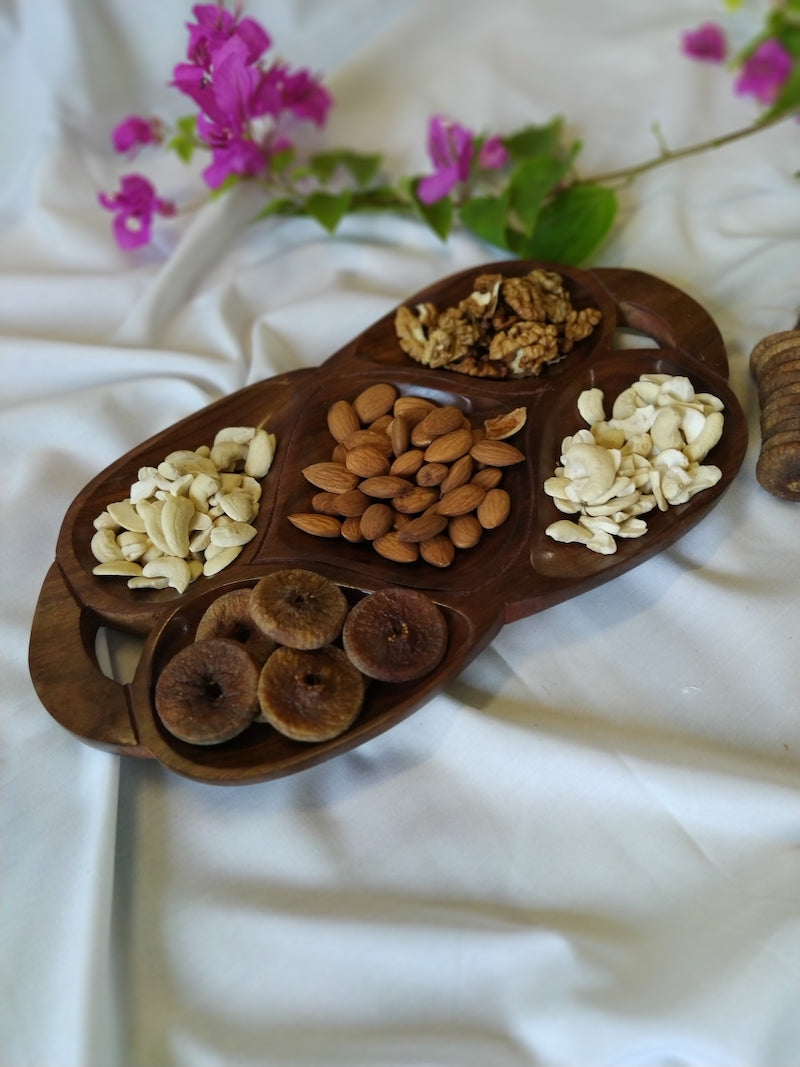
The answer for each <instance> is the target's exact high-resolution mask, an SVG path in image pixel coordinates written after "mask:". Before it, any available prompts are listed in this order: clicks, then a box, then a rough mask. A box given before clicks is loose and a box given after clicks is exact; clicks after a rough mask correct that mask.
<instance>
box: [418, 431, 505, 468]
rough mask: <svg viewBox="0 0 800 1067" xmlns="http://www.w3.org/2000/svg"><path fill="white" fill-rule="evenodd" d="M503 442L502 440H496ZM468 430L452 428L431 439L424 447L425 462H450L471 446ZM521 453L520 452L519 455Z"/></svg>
mask: <svg viewBox="0 0 800 1067" xmlns="http://www.w3.org/2000/svg"><path fill="white" fill-rule="evenodd" d="M498 443H503V442H498ZM473 447H475V446H473V443H472V432H471V431H470V430H466V429H461V430H452V431H451V432H450V433H445V434H442V436H441V437H437V438H436V439H435V440H434V441H432V442H431V443H430V444H429V445H428V447H427V448H426V449H425V462H426V463H452V462H453V461H454V460H457V459H460V458H461V456H463V455H464V454H465V453H466V452H469V450H470V448H473ZM521 455H522V453H520V457H521Z"/></svg>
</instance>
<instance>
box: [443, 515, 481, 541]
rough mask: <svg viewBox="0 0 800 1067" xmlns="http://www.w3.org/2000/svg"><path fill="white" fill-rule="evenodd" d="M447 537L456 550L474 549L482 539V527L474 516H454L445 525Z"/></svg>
mask: <svg viewBox="0 0 800 1067" xmlns="http://www.w3.org/2000/svg"><path fill="white" fill-rule="evenodd" d="M447 535H448V537H449V538H450V540H451V541H452V542H453V544H454V545H455V546H456V548H474V547H475V545H477V544H478V542H479V541H480V539H481V538H482V537H483V527H482V526H481V524H480V523H479V522H478V520H477V518H476V517H475V516H474V515H456V516H455V517H454V518H452V519H451V520H450V522H449V523H448V525H447Z"/></svg>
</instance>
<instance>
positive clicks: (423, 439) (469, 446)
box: [288, 382, 527, 567]
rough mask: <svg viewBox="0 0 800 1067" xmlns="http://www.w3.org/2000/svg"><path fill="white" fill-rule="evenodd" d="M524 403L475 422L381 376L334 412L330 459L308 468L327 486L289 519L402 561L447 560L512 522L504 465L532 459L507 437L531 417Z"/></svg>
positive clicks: (312, 479)
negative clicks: (403, 392) (404, 392)
mask: <svg viewBox="0 0 800 1067" xmlns="http://www.w3.org/2000/svg"><path fill="white" fill-rule="evenodd" d="M526 414H527V413H526V409H525V408H516V409H514V410H513V411H509V412H504V413H502V414H500V415H498V416H496V417H494V418H490V419H487V420H485V421H484V424H483V426H473V425H472V423H471V422H470V419H469V417H468V416H467V415H466V414H465V413H464V412H463V411H462V410H461V409H460V408H458V407H456V406H455V405H454V404H436V403H435V402H434V401H433V400H430V399H429V398H427V397H423V396H414V395H405V396H400V395H399V393H398V390H397V389H396V388H395V387H394V386H393V385H391V384H389V383H386V382H379V383H377V384H375V385H371V386H369V387H368V388H366V389H364V390H362V392H361V393H359V394H358V396H356V397H355V399H354V400H353V401H352V402H350V401H348V400H344V399H341V400H337V401H335V402H334V403H333V404H332V405H331V406H330V408H329V409H328V412H327V424H328V429H329V431H330V434H331V436H332V438H333V442H334V445H333V450H332V452H331V455H330V458H329V459H326V460H322V461H320V462H317V463H312V464H311V465H309V466H308V467H305V468H304V470H303V475H304V477H305V479H306V480H307V481H308V482H309V483H310V484H311V485H313V486H314V487H315V488H316V489H318V490H319V492H317V493H316V494H315V495H314V496H313V497H312V499H311V510H310V511H305V512H295V513H293V514H291V515H289V516H288V519H289V521H290V522H291V523H292V524H293V525H294V526H296V527H297V528H298V529H300V530H303V531H304V532H305V533H309V534H313V535H315V536H317V537H332V538H335V537H343V538H344V539H345V540H347V541H350V542H354V543H356V542H367V543H370V544H371V545H372V547H373V548H374V549H375V551H376V552H378V553H379V555H381V556H383V557H384V558H386V559H389V560H392V561H393V562H395V563H413V562H415V561H416V560H417V559H422V560H424V561H425V562H426V563H429V564H431V565H433V566H435V567H447V566H449V565H450V564H451V563H452V562H453V559H454V556H455V551H456V549H465V548H471V547H473V546H474V545H476V544H477V543H478V542H479V541H480V540H481V538H482V536H483V533H484V531H485V530H492V529H495V528H496V527H498V526H500V525H501V524H502V523H503V522H505V520H506V518H507V517H508V514H509V512H510V510H511V498H510V496H509V494H508V492H507V490H506V489H504V488H503V487H502V486H501V484H500V483H501V481H502V479H503V471H504V469H505V468H506V467H508V466H511V465H513V464H516V463H521V462H522V461H523V460H524V458H525V457H524V455H523V453H522V452H521V451H520V450H519V449H518V448H516V447H515V446H514V445H512V444H511V443H510V442H509V441H508V440H506V438H508V437H511V436H512V435H513V434H515V433H517V432H518V431H519V430H521V429H522V427H523V426H524V425H525V420H526Z"/></svg>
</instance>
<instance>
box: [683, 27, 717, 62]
mask: <svg viewBox="0 0 800 1067" xmlns="http://www.w3.org/2000/svg"><path fill="white" fill-rule="evenodd" d="M681 49H682V51H683V53H684V55H687V56H689V57H690V58H691V59H699V60H702V61H704V62H706V63H722V62H723V61H724V59H725V56H726V55H727V54H728V43H727V41H726V39H725V30H724V29H723V28H722V26H720V25H719V23H717V22H704V23H703V25H702V26H698V27H697V29H696V30H686V32H685V33H684V34H683V36H682V37H681Z"/></svg>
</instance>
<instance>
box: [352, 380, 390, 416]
mask: <svg viewBox="0 0 800 1067" xmlns="http://www.w3.org/2000/svg"><path fill="white" fill-rule="evenodd" d="M396 399H397V390H396V389H395V387H394V386H393V385H390V384H389V383H388V382H379V383H378V384H377V385H370V386H368V387H367V388H366V389H364V390H362V391H361V392H360V393H359V394H358V396H357V397H356V398H355V400H354V401H353V408H354V409H355V413H356V415H358V417H359V419H360V420H361V422H362V423H363V425H365V426H368V425H369V424H370V423H371V422H374V421H375V420H376V419H378V418H380V417H381V415H386V414H387V413H388V412H390V411H391V410H392V406H393V405H394V402H395V400H396Z"/></svg>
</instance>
